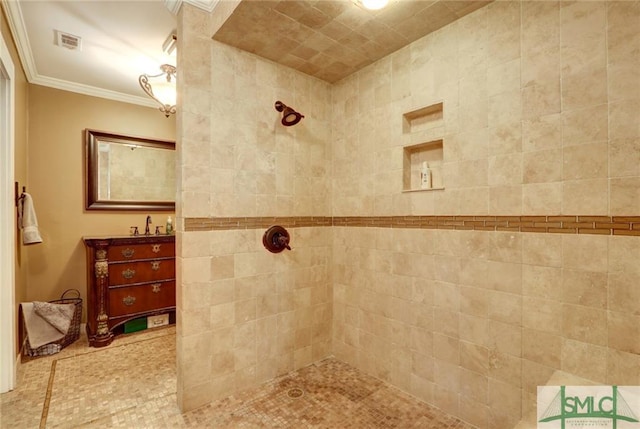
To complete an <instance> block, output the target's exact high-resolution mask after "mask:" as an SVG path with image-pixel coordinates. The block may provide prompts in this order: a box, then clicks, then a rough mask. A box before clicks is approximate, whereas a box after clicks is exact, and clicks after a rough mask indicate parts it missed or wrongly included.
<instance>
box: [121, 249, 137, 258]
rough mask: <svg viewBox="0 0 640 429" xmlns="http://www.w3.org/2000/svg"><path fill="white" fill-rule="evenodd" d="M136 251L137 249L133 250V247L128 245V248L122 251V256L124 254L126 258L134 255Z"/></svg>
mask: <svg viewBox="0 0 640 429" xmlns="http://www.w3.org/2000/svg"><path fill="white" fill-rule="evenodd" d="M134 253H136V251H135V250H133V249H131V248H129V247H127V248H126V249H124V250H123V251H122V256H124V257H125V258H130V257H132V256H133V254H134Z"/></svg>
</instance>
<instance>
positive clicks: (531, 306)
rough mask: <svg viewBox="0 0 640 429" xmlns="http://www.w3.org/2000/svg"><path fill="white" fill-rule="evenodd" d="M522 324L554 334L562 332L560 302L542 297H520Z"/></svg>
mask: <svg viewBox="0 0 640 429" xmlns="http://www.w3.org/2000/svg"><path fill="white" fill-rule="evenodd" d="M522 326H523V327H525V328H530V329H537V330H539V331H543V332H549V333H552V334H556V335H561V334H562V303H561V302H559V301H555V300H550V299H543V298H531V297H524V298H523V299H522Z"/></svg>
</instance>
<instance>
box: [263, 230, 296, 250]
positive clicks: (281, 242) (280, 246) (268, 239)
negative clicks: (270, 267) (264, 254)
mask: <svg viewBox="0 0 640 429" xmlns="http://www.w3.org/2000/svg"><path fill="white" fill-rule="evenodd" d="M289 239H290V237H289V232H287V230H286V229H284V228H283V227H281V226H279V225H274V226H272V227H270V228H269V229H267V230H266V231H265V233H264V235H263V236H262V244H263V245H264V247H265V248H266V249H267V250H268V251H269V252H271V253H280V252H282V251H283V250H284V249H287V250H291V247H290V246H289Z"/></svg>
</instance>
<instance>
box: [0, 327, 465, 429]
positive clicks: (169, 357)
mask: <svg viewBox="0 0 640 429" xmlns="http://www.w3.org/2000/svg"><path fill="white" fill-rule="evenodd" d="M18 379H19V381H18V388H17V389H16V390H14V391H12V392H9V393H6V394H3V395H0V428H12V429H13V428H16V429H21V428H25V429H28V428H69V427H73V428H127V429H130V428H265V427H266V428H346V427H349V428H426V429H428V428H433V429H445V428H451V429H454V428H455V429H471V428H473V426H471V425H468V424H466V423H463V422H461V421H459V420H457V419H455V418H453V417H451V416H449V415H447V414H445V413H443V412H442V411H440V410H438V409H436V408H433V407H431V406H429V405H427V404H425V403H423V402H421V401H418V400H416V399H415V398H413V397H411V396H410V395H407V394H405V393H403V392H401V391H400V390H398V389H396V388H394V387H391V386H390V385H388V384H386V383H384V382H382V381H380V380H378V379H376V378H373V377H370V376H368V375H366V374H364V373H362V372H360V371H358V370H356V369H355V368H353V367H351V366H349V365H347V364H345V363H343V362H340V361H338V360H336V359H333V358H328V359H325V360H322V361H320V362H317V363H315V364H313V365H310V366H307V367H305V368H302V369H300V370H298V371H294V372H291V373H289V374H287V375H284V376H281V377H278V378H276V379H274V380H272V381H270V382H267V383H265V384H263V385H261V386H259V387H257V388H254V389H250V390H247V391H244V392H242V393H240V394H237V395H233V396H229V397H227V398H224V399H220V400H217V401H214V402H212V403H211V404H208V405H206V406H204V407H201V408H198V409H196V410H193V411H190V412H187V413H181V412H180V410H179V409H178V407H177V405H176V372H175V327H169V328H164V329H157V330H150V331H143V332H140V333H135V334H130V335H125V336H121V337H118V339H116V340H115V341H114V343H112V344H111V345H110V346H108V347H105V348H100V349H95V348H90V347H88V345H87V342H86V338H81V339H80V340H78V341H77V342H76V343H74V344H73V345H71V346H69V347H67V348H66V349H64V350H62V351H61V352H60V353H58V354H57V355H53V356H48V357H41V358H36V359H29V360H25V362H23V364H22V365H21V367H20V369H19V374H18Z"/></svg>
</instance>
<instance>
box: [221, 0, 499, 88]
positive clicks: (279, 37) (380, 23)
mask: <svg viewBox="0 0 640 429" xmlns="http://www.w3.org/2000/svg"><path fill="white" fill-rule="evenodd" d="M491 1H492V0H459V1H458V0H453V1H450V0H436V1H425V0H390V2H389V5H388V6H387V7H386V8H384V9H382V10H378V11H370V10H366V9H364V8H363V7H362V6H361V5H360V4H359V3H358V1H357V0H335V1H332V0H243V1H242V2H241V3H240V4H239V5H238V7H237V8H236V9H235V11H234V12H233V14H232V15H231V16H230V17H229V19H227V21H226V22H225V23H224V24H223V25H222V27H220V29H219V30H218V31H217V32H216V34H214V35H213V39H214V40H217V41H219V42H222V43H225V44H228V45H231V46H234V47H236V48H239V49H242V50H244V51H248V52H252V53H254V54H256V55H258V56H261V57H263V58H267V59H269V60H272V61H275V62H277V63H279V64H283V65H286V66H287V67H291V68H294V69H296V70H299V71H301V72H303V73H306V74H309V75H311V76H315V77H317V78H319V79H322V80H325V81H327V82H330V83H333V82H337V81H339V80H340V79H343V78H345V77H346V76H349V75H350V74H352V73H354V72H356V71H358V70H359V69H361V68H363V67H365V66H367V65H369V64H371V63H373V62H375V61H377V60H379V59H380V58H382V57H384V56H386V55H388V54H390V53H391V52H394V51H397V50H398V49H400V48H402V47H403V46H406V45H408V44H409V43H411V42H413V41H415V40H417V39H419V38H421V37H423V36H426V35H427V34H429V33H431V32H433V31H435V30H437V29H439V28H442V27H444V26H445V25H447V24H450V23H451V22H453V21H455V20H456V19H458V18H461V17H463V16H465V15H467V14H469V13H471V12H473V11H475V10H477V9H479V8H481V7H482V6H485V5H486V4H488V3H491Z"/></svg>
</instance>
